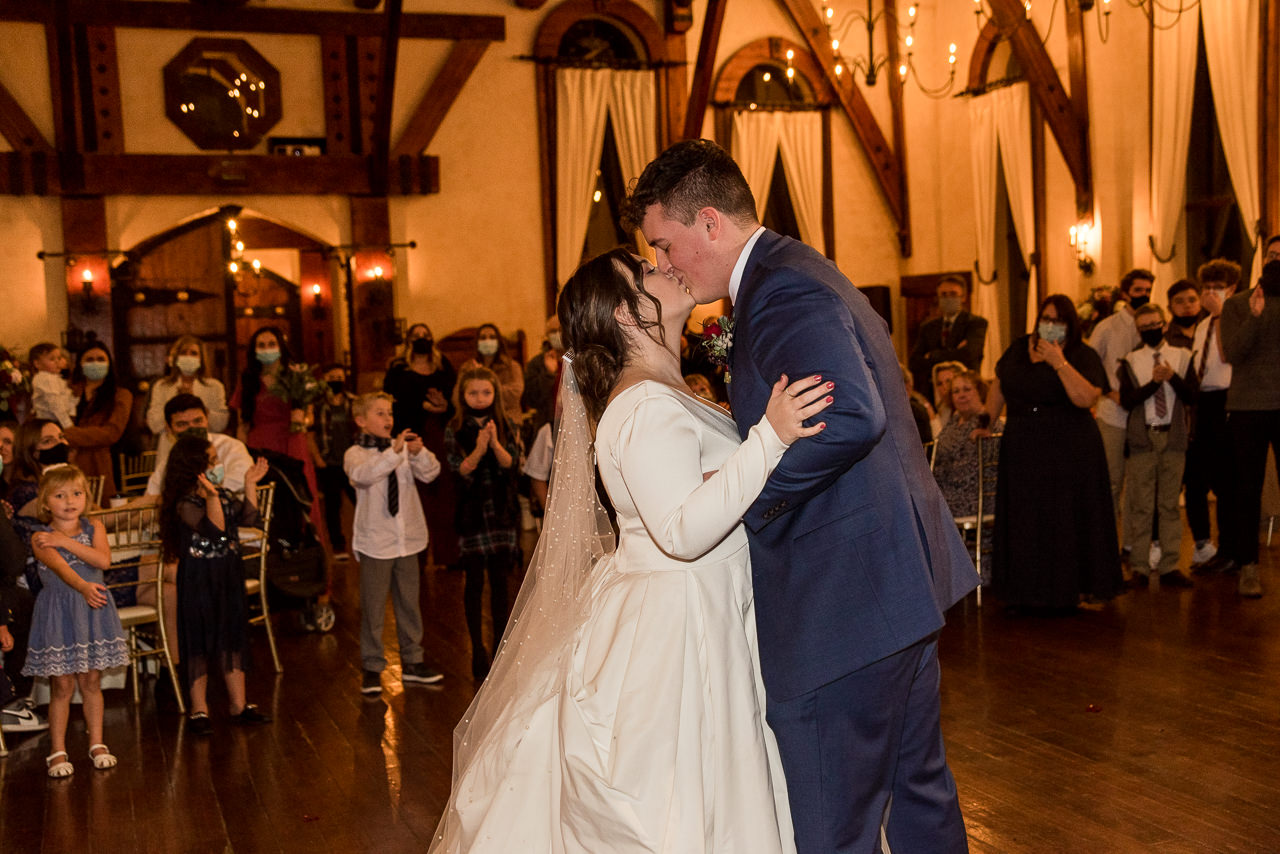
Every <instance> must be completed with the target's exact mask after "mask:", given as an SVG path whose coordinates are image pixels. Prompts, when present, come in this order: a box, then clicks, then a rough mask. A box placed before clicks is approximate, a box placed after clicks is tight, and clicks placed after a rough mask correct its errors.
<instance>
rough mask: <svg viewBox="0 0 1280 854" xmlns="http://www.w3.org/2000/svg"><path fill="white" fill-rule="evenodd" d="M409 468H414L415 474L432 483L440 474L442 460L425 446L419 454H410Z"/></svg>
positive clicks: (423, 480)
mask: <svg viewBox="0 0 1280 854" xmlns="http://www.w3.org/2000/svg"><path fill="white" fill-rule="evenodd" d="M409 468H410V469H412V470H413V476H414V477H415V478H417V479H418V480H420V481H422V482H423V483H430V482H431V481H433V480H435V479H436V478H437V477H439V476H440V460H438V459H436V455H435V454H433V453H431V451H430V449H428V448H423V449H422V450H421V451H419V452H418V455H417V456H414V455H412V454H410V455H409Z"/></svg>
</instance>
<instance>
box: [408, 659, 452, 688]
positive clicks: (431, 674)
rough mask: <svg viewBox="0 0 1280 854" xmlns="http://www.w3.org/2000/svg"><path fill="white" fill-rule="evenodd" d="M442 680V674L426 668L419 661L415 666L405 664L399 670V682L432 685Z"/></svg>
mask: <svg viewBox="0 0 1280 854" xmlns="http://www.w3.org/2000/svg"><path fill="white" fill-rule="evenodd" d="M443 679H444V674H443V673H441V672H440V671H439V670H436V669H435V668H434V667H427V665H425V664H423V663H422V662H421V661H419V662H418V663H417V664H406V665H404V666H403V667H401V668H400V681H401V682H414V683H417V684H419V685H434V684H435V683H437V682H440V681H441V680H443Z"/></svg>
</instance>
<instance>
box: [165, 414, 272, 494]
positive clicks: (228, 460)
mask: <svg viewBox="0 0 1280 854" xmlns="http://www.w3.org/2000/svg"><path fill="white" fill-rule="evenodd" d="M168 434H169V431H168V430H166V431H165V435H168ZM209 442H210V443H211V444H212V445H213V452H214V453H215V454H217V455H218V462H220V463H222V487H223V488H224V489H226V490H227V491H228V492H234V493H236V494H237V495H240V494H243V493H244V476H245V475H246V474H248V473H249V469H251V468H253V457H251V456H249V449H248V448H246V447H245V446H244V442H241V441H240V440H239V439H237V438H235V437H234V436H228V435H227V434H226V433H210V434H209ZM171 450H173V439H172V437H171V438H170V440H169V444H168V447H166V448H164V450H163V451H159V450H158V451H156V470H155V471H153V472H152V473H151V477H150V478H148V479H147V495H159V494H160V490H161V489H163V488H164V470H165V466H166V465H167V464H168V462H169V452H170V451H171Z"/></svg>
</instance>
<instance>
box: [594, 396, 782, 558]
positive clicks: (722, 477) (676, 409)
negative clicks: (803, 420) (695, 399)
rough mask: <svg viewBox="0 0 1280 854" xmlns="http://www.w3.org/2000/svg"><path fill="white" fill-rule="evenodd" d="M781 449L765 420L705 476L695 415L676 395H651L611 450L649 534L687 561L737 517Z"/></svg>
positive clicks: (721, 536)
mask: <svg viewBox="0 0 1280 854" xmlns="http://www.w3.org/2000/svg"><path fill="white" fill-rule="evenodd" d="M786 449H787V446H786V445H784V444H783V443H782V440H781V439H779V438H778V434H777V433H775V432H774V430H773V427H772V426H771V425H770V424H769V422H768V419H765V418H762V419H760V423H759V424H756V425H755V426H754V427H752V428H751V431H750V432H749V433H748V434H747V438H746V441H744V442H743V443H742V445H741V446H740V447H739V448H738V450H736V451H734V452H733V454H731V455H730V456H729V458H728V459H726V460H725V462H724V465H722V466H721V467H720V469H719V470H718V471H716V472H715V474H713V475H712V476H711V477H710V478H708V479H707V480H705V481H704V480H703V471H702V462H701V442H700V426H699V425H698V423H697V421H696V419H695V418H694V417H693V415H692V414H690V413H689V412H688V410H686V409H685V408H684V407H683V406H682V405H681V404H680V402H679V401H676V400H672V399H670V398H669V397H666V396H663V395H652V396H650V397H646V398H644V399H643V400H641V401H640V403H639V404H638V405H637V406H636V408H635V409H634V410H632V412H631V413H630V414H629V415H628V416H627V419H626V421H625V423H624V424H623V425H622V427H621V429H620V430H619V431H618V441H617V444H616V446H615V447H614V449H613V453H614V456H615V460H616V462H617V464H618V469H619V471H620V472H621V473H622V480H623V482H624V483H625V484H626V487H627V491H628V492H629V493H630V496H631V499H632V501H633V502H634V504H635V506H636V510H637V511H638V512H639V514H640V519H641V521H642V522H643V523H644V526H645V528H646V530H648V532H649V536H651V537H652V538H653V541H654V542H655V543H656V544H657V545H658V547H659V548H661V549H662V550H663V551H664V552H666V553H667V554H669V555H671V556H672V557H675V558H679V559H685V560H689V559H692V558H695V557H698V556H699V555H702V554H704V553H706V552H707V551H709V550H710V549H711V548H712V547H713V546H715V545H716V544H717V543H718V542H720V541H721V540H722V539H724V537H725V535H726V534H728V533H729V532H730V531H732V530H733V529H734V527H735V526H736V525H737V524H738V523H739V522H740V521H742V514H743V513H745V512H746V510H747V508H748V507H750V506H751V502H753V501H754V500H755V499H756V496H758V495H759V494H760V490H761V489H763V488H764V484H765V481H766V480H767V479H768V477H769V474H770V472H772V471H773V469H774V467H775V466H776V465H777V464H778V461H779V460H780V459H782V454H783V453H784V452H785V451H786Z"/></svg>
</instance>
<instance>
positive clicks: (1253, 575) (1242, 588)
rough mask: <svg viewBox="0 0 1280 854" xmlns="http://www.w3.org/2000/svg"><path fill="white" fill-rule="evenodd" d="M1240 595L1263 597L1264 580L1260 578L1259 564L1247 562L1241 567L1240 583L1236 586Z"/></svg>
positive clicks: (1251, 597) (1250, 597)
mask: <svg viewBox="0 0 1280 854" xmlns="http://www.w3.org/2000/svg"><path fill="white" fill-rule="evenodd" d="M1236 589H1237V590H1238V591H1239V592H1240V595H1241V596H1243V597H1245V598H1246V599H1259V598H1261V597H1262V582H1261V581H1260V580H1259V579H1258V565H1257V564H1256V563H1246V564H1245V565H1244V566H1242V567H1240V584H1239V585H1238V586H1237V587H1236Z"/></svg>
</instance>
